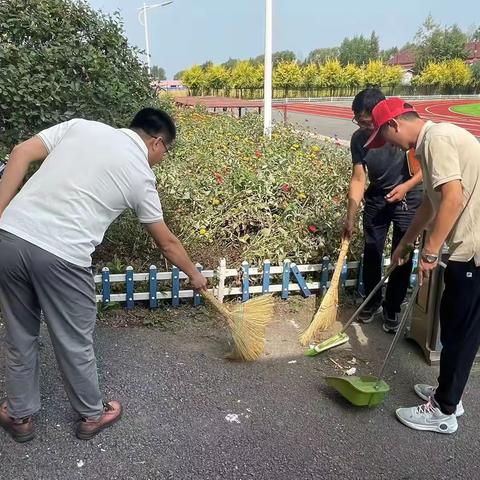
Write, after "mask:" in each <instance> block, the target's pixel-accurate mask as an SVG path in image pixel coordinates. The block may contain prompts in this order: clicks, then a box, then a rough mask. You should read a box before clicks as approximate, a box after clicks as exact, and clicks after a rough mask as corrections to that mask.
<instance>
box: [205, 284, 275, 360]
mask: <svg viewBox="0 0 480 480" xmlns="http://www.w3.org/2000/svg"><path fill="white" fill-rule="evenodd" d="M204 297H205V298H206V299H207V300H208V301H209V302H210V303H211V304H212V305H213V306H214V307H215V308H216V309H217V311H219V312H220V313H221V314H222V315H223V316H224V318H225V320H226V322H227V324H228V326H229V328H230V332H231V334H232V338H233V342H234V345H235V347H234V350H233V352H231V353H230V354H229V355H228V358H230V359H234V360H243V361H252V360H256V359H257V358H258V357H259V356H260V355H261V354H262V353H263V350H264V348H265V329H266V327H267V325H268V324H269V323H270V321H271V320H272V318H273V307H274V303H273V297H272V295H261V296H259V297H255V298H253V299H251V300H248V301H247V302H245V303H241V304H239V305H237V306H236V307H235V308H234V309H233V310H232V311H230V310H228V309H227V308H226V307H225V306H224V305H223V304H221V303H220V302H219V301H218V300H217V299H216V298H215V297H214V296H213V295H212V294H211V293H205V294H204Z"/></svg>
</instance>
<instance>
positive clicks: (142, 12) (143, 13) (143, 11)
mask: <svg viewBox="0 0 480 480" xmlns="http://www.w3.org/2000/svg"><path fill="white" fill-rule="evenodd" d="M171 3H173V0H170V1H168V2H163V3H156V4H155V5H147V4H146V3H145V2H143V7H140V8H139V9H138V21H139V22H140V23H141V24H142V25H143V27H144V29H145V54H146V56H147V71H148V74H149V75H150V73H151V68H150V41H149V39H148V17H147V12H148V10H153V9H154V8H157V7H166V6H167V5H170V4H171Z"/></svg>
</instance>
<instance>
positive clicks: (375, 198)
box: [343, 87, 423, 333]
mask: <svg viewBox="0 0 480 480" xmlns="http://www.w3.org/2000/svg"><path fill="white" fill-rule="evenodd" d="M382 100H385V95H383V93H382V92H381V90H379V89H378V88H370V87H369V88H366V89H364V90H362V91H361V92H359V93H358V94H357V95H356V96H355V98H354V99H353V102H352V111H353V114H354V117H353V119H352V121H353V122H354V123H355V124H356V125H358V127H359V128H358V130H357V131H356V132H354V134H353V135H352V139H351V141H350V150H351V153H352V163H353V165H352V167H353V168H352V177H351V180H350V188H349V192H348V207H347V215H346V219H345V223H344V227H343V236H344V237H345V238H351V237H352V234H353V231H354V225H355V218H356V215H357V212H358V210H359V208H360V204H361V202H362V200H363V204H364V208H363V221H362V226H363V239H364V250H363V264H362V273H363V282H364V287H365V295H369V294H370V292H371V291H372V290H373V289H374V288H375V285H377V284H378V282H379V281H380V278H381V276H382V270H383V269H382V258H383V252H384V249H385V243H386V240H387V236H388V231H389V230H390V226H392V230H393V232H392V233H393V234H392V251H393V250H395V248H396V247H397V245H398V243H399V242H400V240H401V239H402V237H403V235H404V234H405V232H406V231H407V230H408V227H409V226H410V223H411V222H412V220H413V217H414V216H415V212H416V210H417V208H418V207H419V206H420V204H421V203H422V197H423V191H422V186H421V182H422V172H421V171H420V170H419V171H418V172H416V173H415V174H412V173H411V172H410V169H409V166H408V161H407V156H406V155H405V152H403V151H402V150H401V149H400V148H397V147H393V146H391V145H385V146H384V147H383V148H377V149H372V150H367V149H366V148H365V147H364V144H365V142H366V141H367V139H368V137H369V136H370V134H371V133H372V132H373V129H374V125H373V122H372V110H373V108H374V107H375V106H376V105H377V104H378V103H379V102H381V101H382ZM367 177H368V188H365V187H366V186H367ZM411 273H412V259H411V258H410V260H409V261H407V262H406V263H405V264H404V265H402V267H401V268H397V269H396V270H395V271H394V272H393V273H392V275H391V276H390V278H389V280H388V286H387V288H386V291H385V297H384V299H382V292H381V291H378V292H377V293H376V295H374V296H373V298H372V299H371V300H370V302H369V303H368V305H367V306H366V307H365V308H364V309H363V310H362V312H361V313H360V315H359V316H358V320H359V321H360V322H362V323H370V322H372V321H373V320H374V318H375V317H376V316H377V315H379V314H380V313H383V325H382V327H383V330H384V331H385V332H387V333H395V332H396V331H397V330H398V326H399V323H400V322H399V314H400V311H401V305H402V303H403V301H404V300H405V296H406V294H407V290H408V286H409V284H410V274H411ZM382 300H383V302H382Z"/></svg>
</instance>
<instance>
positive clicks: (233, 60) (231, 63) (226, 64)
mask: <svg viewBox="0 0 480 480" xmlns="http://www.w3.org/2000/svg"><path fill="white" fill-rule="evenodd" d="M239 61H240V60H239V59H238V58H229V59H228V60H227V61H226V62H224V63H222V66H223V67H225V68H227V69H228V70H231V69H232V68H233V67H234V66H235V65H236V64H237V63H238V62H239Z"/></svg>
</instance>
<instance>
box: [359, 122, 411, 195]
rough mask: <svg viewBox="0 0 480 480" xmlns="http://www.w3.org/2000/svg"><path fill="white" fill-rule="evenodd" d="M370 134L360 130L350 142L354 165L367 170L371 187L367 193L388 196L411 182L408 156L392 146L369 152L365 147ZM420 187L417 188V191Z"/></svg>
mask: <svg viewBox="0 0 480 480" xmlns="http://www.w3.org/2000/svg"><path fill="white" fill-rule="evenodd" d="M368 137H369V133H368V132H367V131H365V130H362V129H361V128H359V129H358V130H357V131H356V132H355V133H354V134H353V135H352V139H351V141H350V150H351V152H352V161H353V164H354V165H363V166H364V167H365V168H366V169H367V174H368V180H369V182H370V185H369V187H368V190H367V193H373V194H375V193H377V194H379V193H381V194H387V193H388V192H390V191H391V190H392V189H393V188H395V187H396V186H397V185H400V184H401V183H404V182H406V181H407V180H409V179H410V178H411V177H410V173H409V171H408V164H407V156H406V155H407V154H406V153H405V152H404V151H403V150H401V149H399V148H397V147H394V146H392V145H389V144H387V145H384V146H383V147H381V148H374V149H371V150H368V149H367V148H365V147H364V145H365V143H366V141H367V140H368ZM417 188H419V187H415V189H417Z"/></svg>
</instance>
